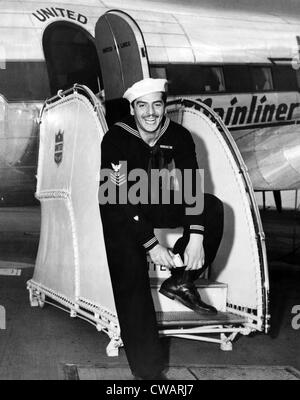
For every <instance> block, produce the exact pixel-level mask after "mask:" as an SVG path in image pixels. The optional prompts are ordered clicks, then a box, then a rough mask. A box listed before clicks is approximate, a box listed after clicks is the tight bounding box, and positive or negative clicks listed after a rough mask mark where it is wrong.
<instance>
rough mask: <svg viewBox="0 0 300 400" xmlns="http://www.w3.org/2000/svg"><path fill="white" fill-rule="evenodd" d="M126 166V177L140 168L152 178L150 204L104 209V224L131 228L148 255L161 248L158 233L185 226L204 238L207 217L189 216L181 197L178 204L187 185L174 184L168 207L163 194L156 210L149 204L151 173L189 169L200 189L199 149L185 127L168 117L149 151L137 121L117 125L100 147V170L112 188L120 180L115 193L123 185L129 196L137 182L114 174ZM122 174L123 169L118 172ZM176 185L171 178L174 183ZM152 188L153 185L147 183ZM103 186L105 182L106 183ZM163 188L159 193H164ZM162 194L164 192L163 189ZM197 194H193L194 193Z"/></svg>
mask: <svg viewBox="0 0 300 400" xmlns="http://www.w3.org/2000/svg"><path fill="white" fill-rule="evenodd" d="M124 161H126V163H127V177H128V174H129V173H130V171H132V170H134V169H136V168H139V169H142V170H144V171H145V173H146V174H147V176H148V189H149V190H148V202H147V203H148V204H144V202H141V203H138V204H130V203H127V204H120V202H118V204H106V205H102V206H101V214H102V215H104V218H105V219H106V220H109V221H110V224H111V227H112V229H117V227H118V224H129V225H130V227H131V228H132V229H133V231H134V233H135V235H136V238H137V240H138V241H139V242H140V243H141V244H142V245H143V246H144V248H145V249H146V251H149V250H150V249H151V248H153V247H154V246H155V245H156V244H157V243H158V241H157V239H156V237H155V236H154V232H153V229H154V228H160V227H161V228H162V227H163V228H167V227H169V228H172V227H178V226H183V227H185V228H186V229H188V230H189V231H190V232H193V233H199V234H203V232H204V226H203V215H202V214H201V213H200V214H197V215H187V212H186V209H187V207H192V206H193V205H192V204H186V202H185V200H184V195H182V200H183V201H182V202H181V204H176V202H175V200H174V199H175V194H176V191H177V192H178V190H180V189H179V188H181V190H182V192H181V193H182V194H183V192H184V185H185V182H184V179H182V180H180V179H179V180H178V179H177V176H176V175H175V176H176V177H175V178H174V180H171V182H170V185H169V186H168V188H167V190H170V203H169V204H163V201H162V198H161V192H159V193H160V194H159V196H160V197H158V198H157V197H156V199H159V201H158V204H153V202H151V198H150V197H151V192H152V195H153V186H152V185H151V180H149V178H150V176H151V171H153V170H160V171H161V170H162V169H166V170H169V171H171V170H173V171H174V167H175V168H176V169H178V170H179V171H181V172H182V173H181V176H182V177H184V173H183V170H184V169H189V170H191V171H193V172H192V177H193V180H192V186H191V187H193V186H194V185H195V183H196V180H195V174H196V173H197V172H196V171H197V170H198V163H197V159H196V153H195V144H194V141H193V138H192V136H191V134H190V132H189V131H188V130H187V129H185V128H184V127H182V126H181V125H179V124H177V123H175V122H173V121H171V120H170V119H169V118H168V117H164V118H163V120H162V128H161V131H160V134H159V136H158V138H157V141H156V143H155V145H154V146H149V145H148V144H147V143H146V142H145V141H144V140H143V139H142V138H141V136H140V134H139V132H138V129H137V127H136V124H135V120H134V117H132V116H130V117H128V118H126V119H125V120H123V121H121V122H118V123H116V124H114V125H113V126H112V127H111V128H110V129H109V131H108V132H107V133H106V134H105V135H104V138H103V141H102V144H101V169H102V170H103V169H106V170H107V169H110V170H111V173H112V177H113V180H114V182H115V181H116V179H117V180H118V179H121V180H119V183H120V182H123V183H122V184H121V185H120V186H119V187H117V191H120V190H121V187H122V185H126V187H127V190H128V191H129V190H130V188H131V187H132V185H133V182H129V181H127V177H126V176H125V180H126V182H125V180H124V177H122V173H121V177H120V176H119V177H117V178H115V179H114V175H116V174H118V172H116V169H117V168H119V167H120V166H121V165H122V163H124ZM120 171H122V169H121V170H120ZM172 179H173V178H172ZM149 182H150V183H149ZM102 183H103V181H102ZM162 186H163V184H161V185H160V188H159V190H160V191H161V190H162ZM164 189H166V187H165V186H164ZM194 193H195V191H194Z"/></svg>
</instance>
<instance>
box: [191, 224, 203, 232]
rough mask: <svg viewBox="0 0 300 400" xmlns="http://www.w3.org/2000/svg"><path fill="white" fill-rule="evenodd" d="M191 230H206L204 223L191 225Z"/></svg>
mask: <svg viewBox="0 0 300 400" xmlns="http://www.w3.org/2000/svg"><path fill="white" fill-rule="evenodd" d="M190 230H193V231H202V232H203V231H204V226H202V225H190Z"/></svg>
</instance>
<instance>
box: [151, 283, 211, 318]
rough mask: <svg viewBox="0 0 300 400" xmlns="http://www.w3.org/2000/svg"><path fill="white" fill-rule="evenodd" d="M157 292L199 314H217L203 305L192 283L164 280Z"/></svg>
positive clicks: (206, 305) (208, 306)
mask: <svg viewBox="0 0 300 400" xmlns="http://www.w3.org/2000/svg"><path fill="white" fill-rule="evenodd" d="M159 292H160V293H161V294H163V295H164V296H166V297H168V298H169V299H172V300H177V301H179V302H180V303H182V304H183V305H185V306H186V307H188V308H190V309H192V310H193V311H195V312H197V313H200V314H217V312H218V311H217V310H216V309H215V307H213V306H210V305H209V304H206V303H204V301H202V300H201V297H200V294H199V292H198V290H197V288H196V287H195V285H194V284H192V283H181V284H179V283H176V282H175V280H174V279H172V277H171V278H168V279H166V280H165V281H164V282H163V283H162V285H161V287H160V289H159Z"/></svg>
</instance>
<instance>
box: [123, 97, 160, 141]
mask: <svg viewBox="0 0 300 400" xmlns="http://www.w3.org/2000/svg"><path fill="white" fill-rule="evenodd" d="M130 111H131V114H132V115H134V118H135V122H136V124H137V127H138V129H139V130H141V131H142V132H143V133H145V134H148V135H149V134H153V135H154V134H155V133H156V132H157V131H158V130H159V129H160V126H161V121H162V119H163V116H164V114H165V103H164V101H163V94H162V92H154V93H149V94H147V95H145V96H141V97H139V98H137V99H136V100H135V101H134V103H133V106H131V107H130Z"/></svg>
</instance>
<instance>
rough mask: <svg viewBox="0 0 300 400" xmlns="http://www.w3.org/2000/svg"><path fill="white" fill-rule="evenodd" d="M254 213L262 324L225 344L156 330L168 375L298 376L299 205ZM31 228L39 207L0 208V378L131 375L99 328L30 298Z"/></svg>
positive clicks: (34, 233)
mask: <svg viewBox="0 0 300 400" xmlns="http://www.w3.org/2000/svg"><path fill="white" fill-rule="evenodd" d="M261 216H262V221H263V226H264V231H265V234H266V245H267V254H268V262H269V277H270V313H271V329H270V332H269V333H268V334H264V333H253V334H250V335H248V336H238V337H237V338H236V339H235V340H234V342H233V350H232V351H222V350H220V346H219V344H214V343H207V342H199V341H192V340H188V339H182V338H181V339H180V338H164V339H162V340H163V342H164V346H165V349H166V352H167V353H168V355H169V366H170V368H169V374H170V376H171V378H173V379H198V380H201V379H207V380H230V379H239V380H243V379H255V380H257V379H269V380H289V379H292V380H293V379H300V375H299V371H300V317H299V318H298V319H296V317H297V315H296V314H295V310H296V311H297V310H298V312H300V254H299V253H300V213H299V212H296V211H283V212H282V213H278V212H277V211H275V210H266V211H262V212H261ZM39 229H40V208H39V207H26V208H0V305H1V306H3V307H4V308H5V314H6V318H5V326H3V325H4V323H3V318H2V328H4V327H5V329H0V380H66V379H81V380H85V379H109V378H107V371H108V370H110V369H111V370H112V369H113V370H114V371H115V372H114V374H115V375H114V377H115V379H131V378H130V375H128V374H129V372H128V371H129V370H128V364H127V360H126V356H125V352H124V349H120V351H119V356H118V357H108V356H107V355H106V346H107V345H108V343H109V338H108V337H107V335H106V334H104V333H101V332H97V330H96V329H95V327H93V326H92V325H90V324H88V323H87V322H86V321H83V320H81V319H78V318H70V316H69V315H68V314H67V313H65V312H63V311H61V310H59V309H57V308H55V307H52V306H50V305H45V307H44V308H39V307H36V308H32V307H31V306H30V303H29V298H28V291H27V289H26V282H27V280H29V279H30V278H31V277H32V275H33V269H34V262H35V257H36V252H37V249H38V240H39ZM297 305H298V308H297V307H296V306H297ZM3 307H2V308H1V307H0V318H1V311H2V317H3V312H4V309H3ZM293 321H294V323H293ZM297 321H298V323H297ZM0 328H1V322H0ZM105 374H106V375H105ZM111 379H112V378H111Z"/></svg>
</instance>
